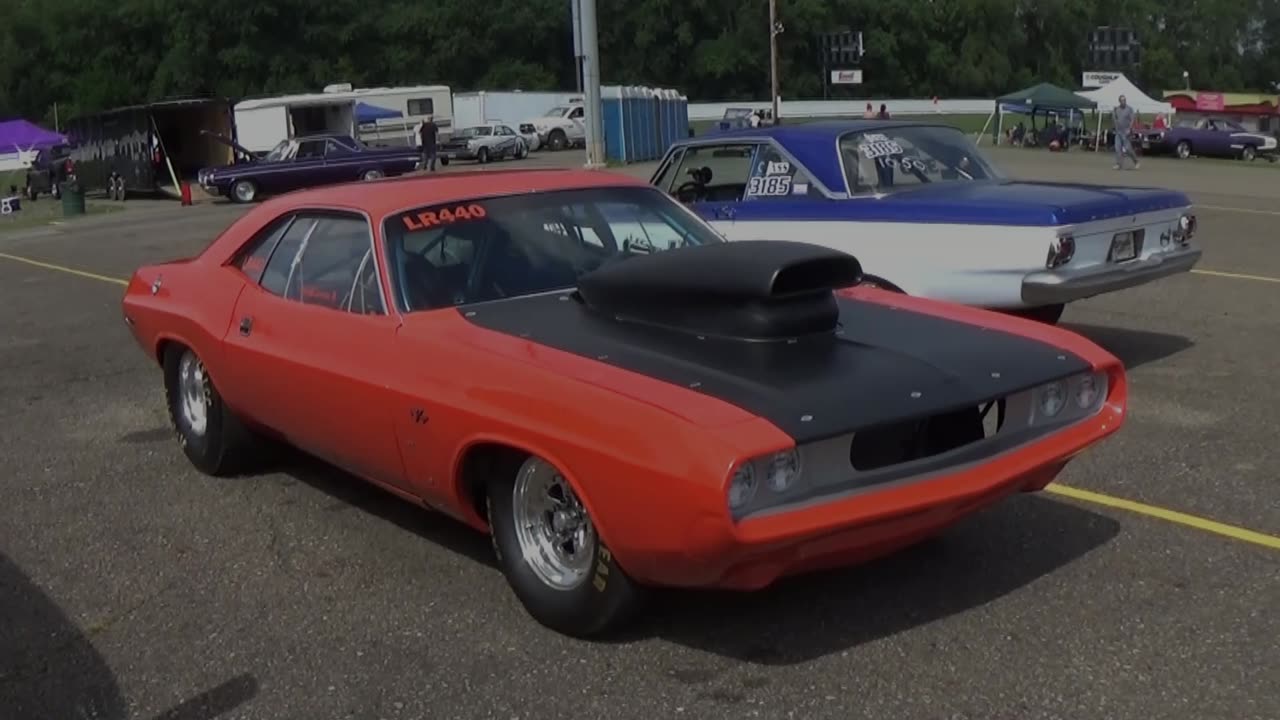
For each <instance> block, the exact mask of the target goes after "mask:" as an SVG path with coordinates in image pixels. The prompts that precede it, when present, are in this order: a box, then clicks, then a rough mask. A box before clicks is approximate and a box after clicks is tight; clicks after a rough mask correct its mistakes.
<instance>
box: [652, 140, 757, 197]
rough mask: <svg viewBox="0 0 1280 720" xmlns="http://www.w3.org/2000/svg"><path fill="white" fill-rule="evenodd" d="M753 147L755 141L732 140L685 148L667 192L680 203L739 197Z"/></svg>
mask: <svg viewBox="0 0 1280 720" xmlns="http://www.w3.org/2000/svg"><path fill="white" fill-rule="evenodd" d="M756 147H757V144H756V143H734V144H724V145H696V146H693V147H689V148H687V149H686V150H685V153H684V156H683V157H682V158H680V166H679V168H678V169H677V170H676V172H675V177H674V178H673V179H672V180H673V183H672V184H673V185H674V186H675V187H674V188H672V190H671V191H670V192H671V193H672V194H673V195H675V196H676V199H678V200H680V202H684V203H688V202H738V201H740V200H742V198H743V196H744V195H745V194H746V190H747V182H748V180H749V179H750V177H751V170H752V163H751V158H752V156H753V155H754V154H755V151H756Z"/></svg>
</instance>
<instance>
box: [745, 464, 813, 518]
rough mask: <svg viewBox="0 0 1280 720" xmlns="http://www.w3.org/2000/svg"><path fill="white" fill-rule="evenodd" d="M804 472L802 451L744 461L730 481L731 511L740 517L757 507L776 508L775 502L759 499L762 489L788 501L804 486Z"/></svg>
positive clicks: (768, 499) (773, 500)
mask: <svg viewBox="0 0 1280 720" xmlns="http://www.w3.org/2000/svg"><path fill="white" fill-rule="evenodd" d="M802 472H803V468H802V462H801V452H800V450H799V448H787V449H786V450H780V451H778V452H771V453H766V454H764V455H757V456H756V457H753V458H749V459H747V460H744V461H742V463H741V464H740V465H738V466H737V467H736V468H734V471H733V476H732V477H730V478H729V490H728V494H729V497H728V501H729V509H730V510H731V511H732V512H734V513H735V514H736V513H742V512H745V511H747V509H748V508H750V507H752V506H755V505H762V504H763V505H773V504H775V503H776V502H777V500H775V499H770V498H764V499H761V498H759V497H758V496H759V491H758V490H759V487H760V486H761V485H764V486H766V487H768V488H769V491H770V492H769V494H770V495H771V496H774V497H777V496H782V497H784V498H785V497H786V496H788V495H790V494H791V493H792V491H794V490H795V489H796V488H797V487H799V486H800V482H801V473H802Z"/></svg>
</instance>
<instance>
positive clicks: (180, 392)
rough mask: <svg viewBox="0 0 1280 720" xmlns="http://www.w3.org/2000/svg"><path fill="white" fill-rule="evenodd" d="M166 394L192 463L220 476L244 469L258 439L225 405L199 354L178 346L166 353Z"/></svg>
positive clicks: (179, 442)
mask: <svg viewBox="0 0 1280 720" xmlns="http://www.w3.org/2000/svg"><path fill="white" fill-rule="evenodd" d="M164 390H165V401H166V405H167V406H168V410H169V421H170V423H172V425H173V429H174V432H176V433H177V435H178V444H179V445H180V446H181V447H182V452H183V454H185V455H186V456H187V459H188V460H190V461H191V464H192V465H194V466H195V467H196V469H197V470H199V471H200V472H202V473H204V474H206V475H213V476H217V477H225V476H228V475H234V474H236V473H237V472H239V471H241V470H243V469H244V467H245V466H246V465H247V464H248V461H249V458H250V456H251V454H252V450H253V449H254V447H255V444H256V443H255V439H254V436H253V434H252V433H251V432H250V431H249V430H248V429H247V428H245V426H244V424H243V423H241V422H240V420H239V418H237V417H236V416H235V414H234V413H232V412H231V409H230V408H228V407H227V406H226V405H225V404H224V403H223V402H222V396H221V395H220V394H219V393H218V389H217V388H216V387H215V386H214V384H213V379H212V378H210V377H209V374H208V372H207V371H206V370H205V367H204V363H203V362H202V361H201V360H200V356H199V355H197V354H196V353H195V351H194V350H192V349H190V348H188V347H185V346H182V345H176V344H175V345H172V346H170V347H169V348H168V349H167V350H165V354H164Z"/></svg>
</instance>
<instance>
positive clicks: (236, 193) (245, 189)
mask: <svg viewBox="0 0 1280 720" xmlns="http://www.w3.org/2000/svg"><path fill="white" fill-rule="evenodd" d="M257 198H258V186H257V185H255V184H254V183H253V181H252V180H237V181H236V182H235V184H234V185H232V186H231V199H232V200H235V201H236V202H239V203H251V202H253V201H254V200H256V199H257Z"/></svg>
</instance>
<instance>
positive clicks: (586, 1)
mask: <svg viewBox="0 0 1280 720" xmlns="http://www.w3.org/2000/svg"><path fill="white" fill-rule="evenodd" d="M578 2H579V7H578V20H579V22H581V23H582V84H583V86H584V89H585V90H586V93H585V94H586V98H585V100H586V107H585V108H584V110H585V111H586V112H585V115H586V117H584V118H583V122H585V123H586V131H587V167H589V168H591V167H603V166H604V164H605V163H604V123H603V122H602V120H601V117H600V114H601V113H602V112H603V110H604V106H603V103H601V102H600V39H599V37H598V34H597V30H596V0H578Z"/></svg>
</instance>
